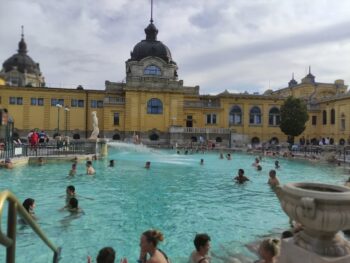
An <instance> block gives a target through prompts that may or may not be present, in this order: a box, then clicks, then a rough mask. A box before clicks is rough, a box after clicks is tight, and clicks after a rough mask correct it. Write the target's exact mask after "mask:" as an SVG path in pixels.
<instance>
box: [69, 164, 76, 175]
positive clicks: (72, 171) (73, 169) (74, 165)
mask: <svg viewBox="0 0 350 263" xmlns="http://www.w3.org/2000/svg"><path fill="white" fill-rule="evenodd" d="M76 174H77V164H76V163H73V164H72V169H70V171H69V176H71V177H73V176H75V175H76Z"/></svg>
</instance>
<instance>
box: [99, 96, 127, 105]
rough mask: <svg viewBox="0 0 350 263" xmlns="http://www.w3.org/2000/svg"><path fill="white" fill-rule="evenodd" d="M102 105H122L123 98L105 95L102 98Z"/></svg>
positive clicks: (123, 102)
mask: <svg viewBox="0 0 350 263" xmlns="http://www.w3.org/2000/svg"><path fill="white" fill-rule="evenodd" d="M103 104H104V105H124V104H125V98H123V97H106V98H104V99H103Z"/></svg>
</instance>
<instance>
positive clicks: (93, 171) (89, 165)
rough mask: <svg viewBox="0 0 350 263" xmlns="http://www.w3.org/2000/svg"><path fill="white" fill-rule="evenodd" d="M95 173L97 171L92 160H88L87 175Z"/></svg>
mask: <svg viewBox="0 0 350 263" xmlns="http://www.w3.org/2000/svg"><path fill="white" fill-rule="evenodd" d="M95 173H96V172H95V169H94V167H92V162H91V161H87V162H86V174H87V175H94V174H95Z"/></svg>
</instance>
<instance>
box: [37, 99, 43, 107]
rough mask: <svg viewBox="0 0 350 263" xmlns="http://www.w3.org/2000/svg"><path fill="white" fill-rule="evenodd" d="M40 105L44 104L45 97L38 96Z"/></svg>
mask: <svg viewBox="0 0 350 263" xmlns="http://www.w3.org/2000/svg"><path fill="white" fill-rule="evenodd" d="M38 106H44V98H38Z"/></svg>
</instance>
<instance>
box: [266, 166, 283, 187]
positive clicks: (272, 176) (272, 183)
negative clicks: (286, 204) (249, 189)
mask: <svg viewBox="0 0 350 263" xmlns="http://www.w3.org/2000/svg"><path fill="white" fill-rule="evenodd" d="M269 177H270V178H269V181H268V182H267V183H268V184H269V185H270V186H271V187H276V186H278V185H280V181H279V180H278V177H277V175H276V171H275V170H271V171H270V172H269Z"/></svg>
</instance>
